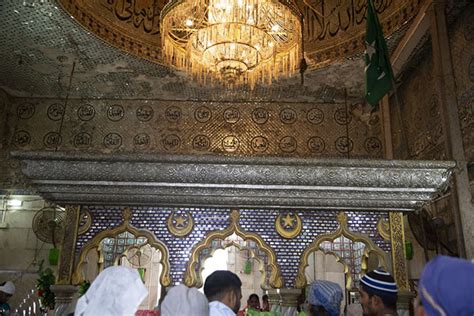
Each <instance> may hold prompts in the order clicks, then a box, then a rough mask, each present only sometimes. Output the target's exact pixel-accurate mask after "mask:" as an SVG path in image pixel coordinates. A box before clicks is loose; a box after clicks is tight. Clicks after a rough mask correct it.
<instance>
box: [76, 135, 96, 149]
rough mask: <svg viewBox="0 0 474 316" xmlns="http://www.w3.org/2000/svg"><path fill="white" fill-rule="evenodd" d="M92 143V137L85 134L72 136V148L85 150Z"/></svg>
mask: <svg viewBox="0 0 474 316" xmlns="http://www.w3.org/2000/svg"><path fill="white" fill-rule="evenodd" d="M91 143H92V135H91V134H89V133H86V132H82V133H79V134H77V135H76V136H74V147H76V148H86V147H89V146H90V145H91Z"/></svg>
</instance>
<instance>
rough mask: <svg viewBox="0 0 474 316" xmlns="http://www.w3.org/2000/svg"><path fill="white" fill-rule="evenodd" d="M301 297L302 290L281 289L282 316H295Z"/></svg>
mask: <svg viewBox="0 0 474 316" xmlns="http://www.w3.org/2000/svg"><path fill="white" fill-rule="evenodd" d="M300 295H301V289H291V288H288V289H280V300H281V315H282V316H293V315H295V314H296V308H297V307H298V297H299V296H300Z"/></svg>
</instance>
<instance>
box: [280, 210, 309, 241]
mask: <svg viewBox="0 0 474 316" xmlns="http://www.w3.org/2000/svg"><path fill="white" fill-rule="evenodd" d="M302 228H303V223H302V221H301V217H300V216H299V215H298V214H296V213H294V212H283V213H280V215H278V217H277V218H276V220H275V229H276V231H277V233H278V234H279V235H280V236H281V237H283V238H287V239H291V238H295V237H296V236H298V235H299V234H300V233H301V229H302Z"/></svg>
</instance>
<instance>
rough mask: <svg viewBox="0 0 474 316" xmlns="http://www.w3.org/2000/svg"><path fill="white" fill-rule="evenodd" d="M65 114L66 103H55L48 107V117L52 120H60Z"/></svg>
mask: <svg viewBox="0 0 474 316" xmlns="http://www.w3.org/2000/svg"><path fill="white" fill-rule="evenodd" d="M63 115H64V105H62V104H59V103H53V104H51V105H50V106H49V107H48V117H49V119H50V120H51V121H59V120H60V119H61V118H62V117H63Z"/></svg>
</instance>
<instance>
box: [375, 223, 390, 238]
mask: <svg viewBox="0 0 474 316" xmlns="http://www.w3.org/2000/svg"><path fill="white" fill-rule="evenodd" d="M377 231H378V232H379V234H380V236H382V238H383V239H385V240H390V223H389V222H388V220H387V219H386V218H384V217H380V218H379V220H378V222H377Z"/></svg>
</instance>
